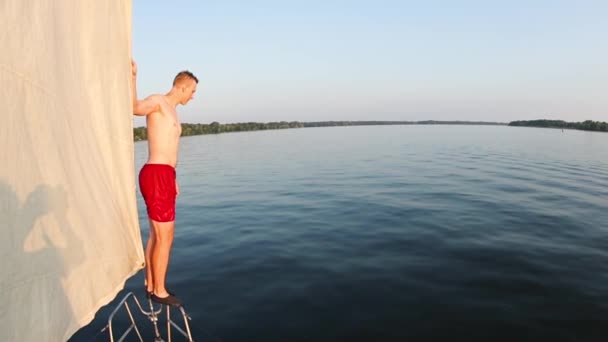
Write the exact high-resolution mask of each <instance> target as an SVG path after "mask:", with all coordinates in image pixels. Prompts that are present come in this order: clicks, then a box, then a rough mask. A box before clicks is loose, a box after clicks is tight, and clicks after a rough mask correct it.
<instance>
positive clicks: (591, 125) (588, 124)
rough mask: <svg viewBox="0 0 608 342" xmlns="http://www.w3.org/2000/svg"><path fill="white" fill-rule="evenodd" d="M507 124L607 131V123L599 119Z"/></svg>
mask: <svg viewBox="0 0 608 342" xmlns="http://www.w3.org/2000/svg"><path fill="white" fill-rule="evenodd" d="M509 126H525V127H549V128H561V129H565V128H567V129H580V130H584V131H598V132H608V123H606V122H601V121H591V120H587V121H583V122H566V121H562V120H528V121H512V122H510V123H509Z"/></svg>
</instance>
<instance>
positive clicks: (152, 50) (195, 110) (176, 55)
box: [133, 0, 608, 125]
mask: <svg viewBox="0 0 608 342" xmlns="http://www.w3.org/2000/svg"><path fill="white" fill-rule="evenodd" d="M607 18H608V1H606V0H597V1H590V0H571V1H560V0H526V1H520V0H510V1H492V0H489V1H487V0H486V1H473V0H463V1H458V0H449V1H448V0H445V1H439V0H427V1H407V0H395V1H392V0H365V1H364V0H344V1H341V0H302V1H300V0H283V1H278V0H277V1H275V0H259V1H255V0H251V1H243V0H240V1H237V0H217V1H215V0H210V1H176V2H169V1H151V0H145V1H144V0H134V1H133V54H134V58H135V60H136V61H137V63H138V66H139V78H138V84H139V95H140V97H143V96H145V95H148V94H150V93H159V92H160V93H165V92H166V91H168V90H169V89H170V87H171V82H172V79H173V77H174V76H175V74H176V73H177V72H178V71H180V70H182V69H188V70H190V71H192V72H194V74H195V75H197V76H198V77H199V79H200V83H199V88H198V89H199V92H198V93H197V96H196V97H195V99H194V100H192V101H191V102H190V104H188V105H187V106H186V107H178V111H179V113H180V116H181V118H182V121H183V122H190V123H209V122H212V121H218V122H222V123H228V122H247V121H255V122H268V121H282V120H284V121H294V120H296V121H325V120H482V121H499V122H508V121H512V120H527V119H537V118H547V119H561V120H566V121H583V120H586V119H591V120H598V121H608V19H607ZM139 124H140V122H137V121H136V125H139Z"/></svg>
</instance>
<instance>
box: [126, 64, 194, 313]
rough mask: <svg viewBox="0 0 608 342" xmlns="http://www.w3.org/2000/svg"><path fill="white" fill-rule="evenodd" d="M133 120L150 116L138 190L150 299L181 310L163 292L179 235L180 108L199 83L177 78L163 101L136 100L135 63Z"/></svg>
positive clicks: (186, 75)
mask: <svg viewBox="0 0 608 342" xmlns="http://www.w3.org/2000/svg"><path fill="white" fill-rule="evenodd" d="M131 69H132V77H133V82H132V91H133V114H135V115H145V116H146V127H147V131H148V161H147V162H146V164H145V165H144V166H143V167H142V169H141V171H140V173H139V188H140V190H141V193H142V196H143V197H144V200H145V201H146V208H147V211H148V221H149V222H150V238H149V239H148V244H147V246H146V281H145V287H146V294H147V295H148V297H149V298H150V299H152V300H153V301H155V302H157V303H161V304H167V305H174V306H180V305H181V302H180V300H179V299H177V298H176V297H175V295H174V294H172V293H170V292H169V291H168V290H167V288H166V286H165V279H166V274H167V267H168V265H169V255H170V252H171V245H172V244H173V234H174V230H175V198H176V197H177V195H178V194H179V185H178V183H177V179H176V176H175V166H176V165H177V151H178V147H179V137H180V135H181V132H182V129H181V123H180V121H179V118H178V116H177V112H176V107H177V105H178V104H181V105H186V104H187V103H188V102H189V101H190V100H192V98H193V97H194V93H195V92H196V86H197V85H198V79H197V78H196V76H194V75H193V74H192V73H191V72H189V71H182V72H180V73H178V74H177V76H175V79H174V80H173V88H171V90H170V91H169V92H168V93H167V94H165V95H151V96H149V97H147V98H146V99H144V100H138V99H137V85H136V79H137V65H136V64H135V62H133V61H132V62H131Z"/></svg>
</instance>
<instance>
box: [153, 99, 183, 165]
mask: <svg viewBox="0 0 608 342" xmlns="http://www.w3.org/2000/svg"><path fill="white" fill-rule="evenodd" d="M158 96H159V103H160V105H159V111H156V112H153V113H150V114H149V115H148V116H147V117H146V125H147V131H148V164H167V165H171V166H173V167H175V165H176V164H177V152H178V149H179V137H180V135H181V133H182V127H181V123H180V122H179V118H178V117H177V112H176V110H175V108H173V107H172V106H171V105H170V104H169V103H168V102H167V101H166V99H165V98H164V96H162V95H158Z"/></svg>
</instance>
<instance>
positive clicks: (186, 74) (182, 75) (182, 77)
mask: <svg viewBox="0 0 608 342" xmlns="http://www.w3.org/2000/svg"><path fill="white" fill-rule="evenodd" d="M185 79H191V80H194V82H196V83H197V84H198V78H196V76H194V74H193V73H191V72H190V71H188V70H184V71H180V72H179V73H178V74H177V75H176V76H175V78H174V79H173V85H176V84H177V83H178V82H181V81H182V80H185Z"/></svg>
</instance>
